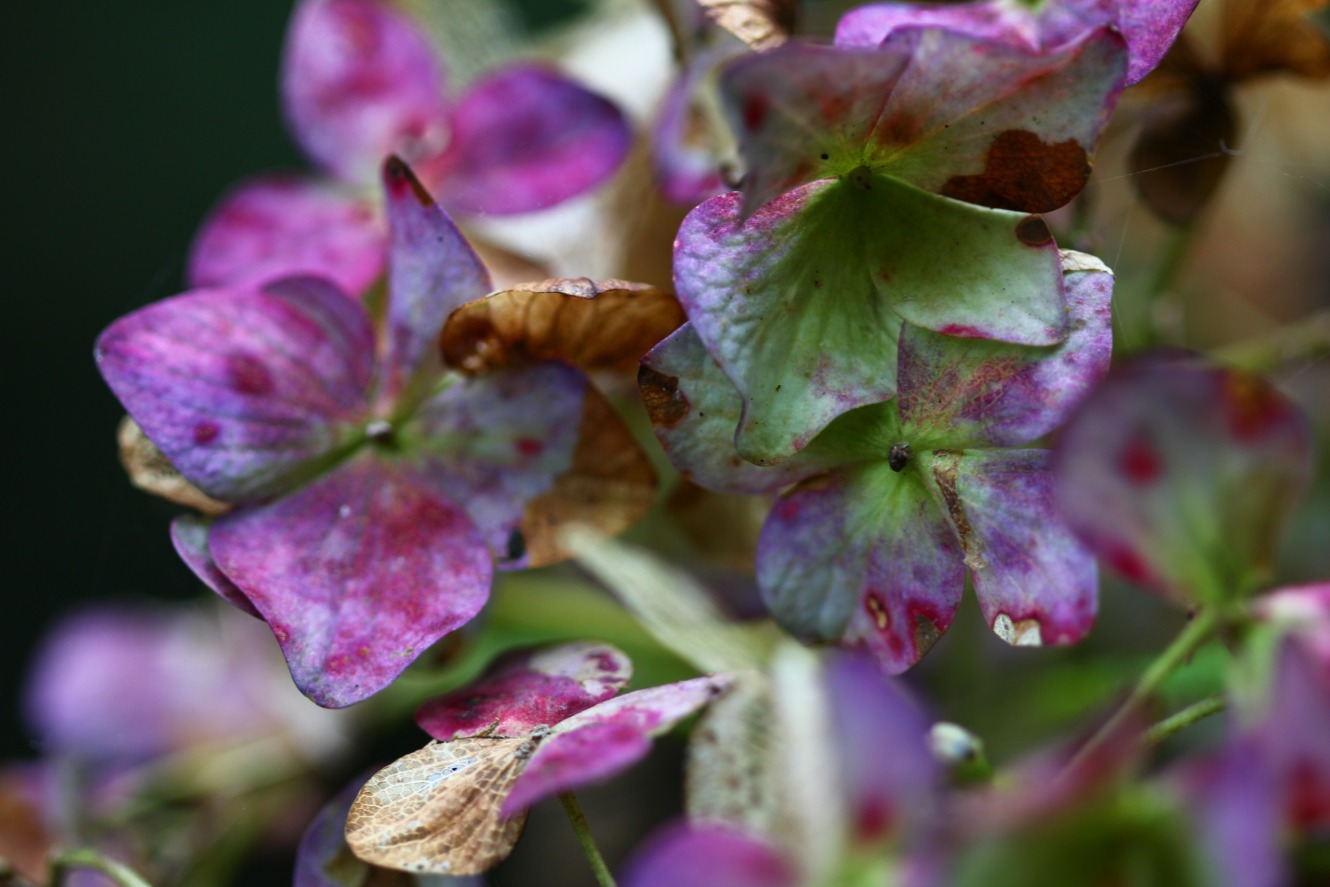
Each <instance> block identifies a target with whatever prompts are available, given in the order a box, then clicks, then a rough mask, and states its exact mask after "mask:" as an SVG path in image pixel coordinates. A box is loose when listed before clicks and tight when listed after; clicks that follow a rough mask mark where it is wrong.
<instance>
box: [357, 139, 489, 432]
mask: <svg viewBox="0 0 1330 887" xmlns="http://www.w3.org/2000/svg"><path fill="white" fill-rule="evenodd" d="M383 188H384V191H385V192H386V194H387V200H388V226H389V228H390V229H391V238H390V240H389V255H388V311H387V317H386V327H387V329H386V333H385V344H384V353H383V357H382V362H381V366H380V373H381V374H382V378H381V379H380V382H379V390H378V397H379V402H380V404H381V405H382V406H384V407H385V408H391V406H392V405H393V404H394V403H396V402H397V401H399V400H400V399H402V398H403V397H404V396H405V397H418V396H420V395H423V394H424V393H425V392H426V391H427V390H428V386H429V385H430V383H431V382H432V380H433V379H435V378H437V377H438V375H439V374H440V373H441V372H442V371H443V362H442V359H441V358H440V357H439V354H438V339H439V334H440V333H441V332H442V331H443V322H444V321H445V320H447V319H448V315H449V314H451V313H452V312H453V309H455V308H457V307H458V306H460V305H462V304H463V303H465V302H470V301H471V300H473V299H479V298H481V297H482V296H484V295H485V294H486V293H488V292H489V291H490V277H489V272H488V271H486V270H485V266H484V265H483V264H482V263H481V261H480V258H479V257H478V256H477V255H476V253H475V250H473V249H472V248H471V244H470V243H468V242H467V240H466V238H465V237H464V236H462V232H461V231H459V230H457V226H456V225H454V224H453V220H452V219H451V218H450V217H449V216H448V214H447V213H446V212H444V211H443V209H442V207H440V206H439V205H438V204H437V203H435V202H434V198H432V197H431V196H430V195H429V192H427V191H426V190H425V189H424V187H422V186H421V184H420V182H419V180H418V179H417V178H416V177H415V175H414V174H413V173H412V172H411V169H410V168H409V167H408V166H407V165H406V164H405V163H403V162H402V161H401V160H400V159H398V158H396V157H392V158H389V159H388V160H387V162H385V163H384V165H383Z"/></svg>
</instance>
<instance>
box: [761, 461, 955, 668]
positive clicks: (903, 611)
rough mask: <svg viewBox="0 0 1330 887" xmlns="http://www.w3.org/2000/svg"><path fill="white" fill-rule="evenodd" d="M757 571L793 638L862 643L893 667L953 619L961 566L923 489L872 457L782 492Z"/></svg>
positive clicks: (906, 663)
mask: <svg viewBox="0 0 1330 887" xmlns="http://www.w3.org/2000/svg"><path fill="white" fill-rule="evenodd" d="M757 579H758V584H759V585H760V586H761V589H762V595H763V599H764V600H766V602H767V605H768V607H770V608H771V611H772V615H773V616H774V617H775V618H776V620H777V621H778V622H780V623H781V624H782V625H783V626H785V627H786V628H787V629H789V630H790V631H791V632H793V633H794V634H795V635H796V636H798V637H800V638H802V639H804V640H810V641H824V642H826V641H830V642H841V643H844V644H845V645H847V646H851V647H860V648H864V649H867V650H868V651H869V652H871V653H872V654H873V655H874V656H876V657H877V659H878V661H879V662H880V663H881V664H882V667H883V668H884V669H885V670H886V671H888V672H890V673H898V672H902V671H904V670H905V669H907V668H909V667H910V666H911V665H913V664H914V663H915V662H917V661H918V660H919V658H920V657H921V656H923V655H924V653H926V652H927V651H928V649H929V647H931V646H932V645H933V643H934V641H936V640H937V639H938V638H939V637H940V636H941V635H942V633H943V632H945V631H946V630H947V628H948V626H950V625H951V620H952V618H953V617H954V616H955V614H956V608H957V607H958V606H959V605H960V600H961V593H962V591H963V590H964V588H965V568H964V566H963V564H962V561H961V552H960V550H959V548H958V547H957V545H956V541H955V537H954V535H953V533H952V532H951V529H950V528H949V527H948V526H947V524H946V522H945V521H944V520H943V519H942V516H941V514H939V513H938V510H937V508H936V507H935V506H934V505H933V503H932V502H931V501H930V500H929V498H928V496H927V494H926V493H925V491H924V489H923V488H922V487H921V486H920V485H919V484H918V482H917V481H915V480H914V479H913V478H912V477H911V476H910V475H908V474H896V473H894V472H893V471H891V469H890V467H889V466H888V465H887V464H886V463H884V462H878V463H876V464H873V465H869V466H865V467H862V468H859V469H856V470H852V471H851V470H843V471H837V472H833V473H831V474H828V475H824V476H822V477H818V478H814V479H813V480H810V481H805V482H804V483H803V484H800V485H799V486H798V487H795V489H794V490H792V491H791V492H789V493H787V494H786V495H785V496H783V497H782V498H781V499H780V500H779V501H778V502H777V503H776V505H775V507H774V508H773V509H772V512H771V516H770V517H768V518H767V523H766V525H765V526H764V527H763V528H762V536H761V538H760V540H759V542H758V551H757Z"/></svg>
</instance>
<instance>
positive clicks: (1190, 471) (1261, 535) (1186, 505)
mask: <svg viewBox="0 0 1330 887" xmlns="http://www.w3.org/2000/svg"><path fill="white" fill-rule="evenodd" d="M1311 448H1312V441H1311V434H1310V431H1309V429H1308V427H1307V423H1306V419H1305V418H1304V416H1303V415H1302V414H1301V413H1300V412H1299V410H1298V409H1297V407H1295V406H1294V405H1293V404H1292V403H1291V402H1289V401H1288V400H1287V399H1286V398H1285V397H1284V396H1283V395H1281V394H1280V393H1279V392H1278V391H1277V390H1276V389H1275V388H1274V387H1273V386H1271V385H1270V384H1269V383H1267V382H1266V381H1264V380H1263V379H1261V378H1259V377H1257V376H1254V375H1251V374H1250V373H1246V372H1243V371H1241V370H1237V369H1230V368H1225V367H1220V366H1216V365H1213V364H1210V363H1208V362H1206V361H1204V360H1203V359H1201V358H1200V357H1197V356H1194V355H1185V354H1164V355H1158V356H1155V357H1153V358H1148V359H1143V360H1140V361H1137V362H1135V363H1133V364H1130V365H1128V366H1126V367H1123V368H1122V369H1120V370H1118V371H1117V372H1115V373H1114V375H1113V376H1111V377H1110V378H1109V379H1108V380H1106V381H1105V382H1104V383H1103V384H1102V385H1101V386H1099V388H1098V389H1096V391H1095V392H1094V394H1093V395H1092V396H1091V397H1090V398H1088V399H1087V400H1086V402H1085V405H1084V407H1083V408H1082V409H1081V410H1080V411H1079V412H1078V414H1077V415H1076V416H1075V417H1074V418H1073V419H1072V421H1070V422H1069V423H1068V425H1067V428H1066V429H1065V430H1064V432H1063V434H1062V436H1061V438H1060V440H1059V442H1058V450H1057V466H1056V468H1057V474H1058V478H1059V483H1058V500H1059V504H1060V506H1061V511H1062V513H1063V515H1064V516H1065V518H1066V521H1067V525H1068V526H1069V527H1071V529H1072V530H1073V532H1075V533H1076V534H1077V536H1079V537H1080V538H1081V540H1082V541H1083V542H1084V543H1085V544H1086V545H1087V546H1089V548H1090V549H1091V550H1092V551H1094V552H1095V554H1096V555H1098V556H1099V557H1100V558H1101V559H1102V560H1103V561H1104V562H1105V563H1106V564H1108V565H1109V566H1110V567H1111V568H1112V569H1113V570H1115V571H1116V572H1118V573H1120V574H1121V575H1123V576H1124V577H1126V578H1127V579H1129V580H1131V581H1132V582H1135V583H1136V584H1138V585H1142V586H1144V587H1146V588H1148V589H1150V590H1151V591H1154V592H1156V593H1159V594H1162V595H1165V596H1167V597H1169V598H1171V599H1173V600H1175V601H1178V602H1180V603H1184V604H1192V603H1197V602H1200V603H1212V604H1213V603H1220V602H1224V601H1232V600H1240V599H1242V598H1245V597H1247V596H1249V595H1251V594H1253V593H1254V592H1256V591H1258V590H1260V589H1261V587H1262V586H1263V585H1264V584H1265V582H1266V580H1267V579H1268V576H1269V574H1270V571H1271V568H1272V562H1273V558H1274V554H1275V546H1276V543H1277V542H1278V539H1279V533H1280V530H1281V528H1282V526H1283V524H1284V522H1285V521H1286V520H1287V518H1288V515H1289V513H1290V511H1291V510H1292V506H1293V504H1294V502H1295V501H1296V499H1297V497H1298V495H1299V494H1300V493H1301V492H1302V491H1303V490H1305V489H1306V487H1307V485H1308V483H1309V482H1310V475H1311V453H1312V449H1311Z"/></svg>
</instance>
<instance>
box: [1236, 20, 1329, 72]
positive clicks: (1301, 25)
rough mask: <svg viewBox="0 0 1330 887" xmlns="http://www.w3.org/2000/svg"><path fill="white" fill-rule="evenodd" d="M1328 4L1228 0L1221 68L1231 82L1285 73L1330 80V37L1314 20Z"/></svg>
mask: <svg viewBox="0 0 1330 887" xmlns="http://www.w3.org/2000/svg"><path fill="white" fill-rule="evenodd" d="M1327 5H1330V0H1227V2H1226V3H1225V5H1224V10H1223V15H1222V17H1221V23H1220V67H1221V69H1222V70H1223V72H1224V76H1225V77H1227V78H1228V79H1229V80H1232V81H1237V80H1244V79H1246V78H1248V77H1254V76H1256V75H1258V74H1267V73H1273V72H1276V71H1287V72H1289V73H1293V74H1301V75H1302V76H1304V77H1314V78H1322V77H1330V37H1328V36H1327V35H1326V33H1325V31H1323V30H1321V29H1320V28H1319V27H1317V25H1316V24H1315V22H1313V21H1312V20H1311V18H1310V16H1311V14H1312V13H1314V12H1316V11H1318V10H1321V9H1325V8H1326V6H1327Z"/></svg>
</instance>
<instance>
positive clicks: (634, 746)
mask: <svg viewBox="0 0 1330 887" xmlns="http://www.w3.org/2000/svg"><path fill="white" fill-rule="evenodd" d="M650 750H651V740H650V739H648V738H647V736H646V735H645V734H644V733H642V732H641V731H640V730H638V729H636V728H635V727H633V726H632V725H631V724H616V723H607V724H588V725H587V726H585V727H582V728H580V729H578V730H574V731H572V732H569V733H560V734H559V735H557V736H551V737H550V738H549V739H547V740H545V741H544V742H543V743H542V744H541V746H540V748H539V750H538V751H537V752H536V754H535V755H534V756H532V758H531V763H530V764H528V765H527V768H526V769H525V770H523V771H522V775H521V776H519V777H517V782H515V783H514V784H513V788H512V791H511V792H509V793H508V797H507V798H505V799H504V802H503V809H502V810H501V811H500V815H502V816H505V817H508V816H512V815H514V814H516V813H520V812H521V811H523V810H525V809H527V808H528V807H530V806H531V805H532V804H534V803H536V802H537V801H542V800H544V799H545V798H548V797H551V796H553V795H557V794H559V793H560V792H566V791H569V790H570V789H574V788H579V787H581V786H583V785H589V784H591V783H594V782H600V781H601V780H604V779H608V778H610V777H611V776H614V775H615V774H617V773H619V772H621V771H623V770H626V769H627V768H629V767H631V766H632V765H633V764H636V763H637V762H638V761H640V760H642V759H643V758H644V757H646V754H647V752H648V751H650Z"/></svg>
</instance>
